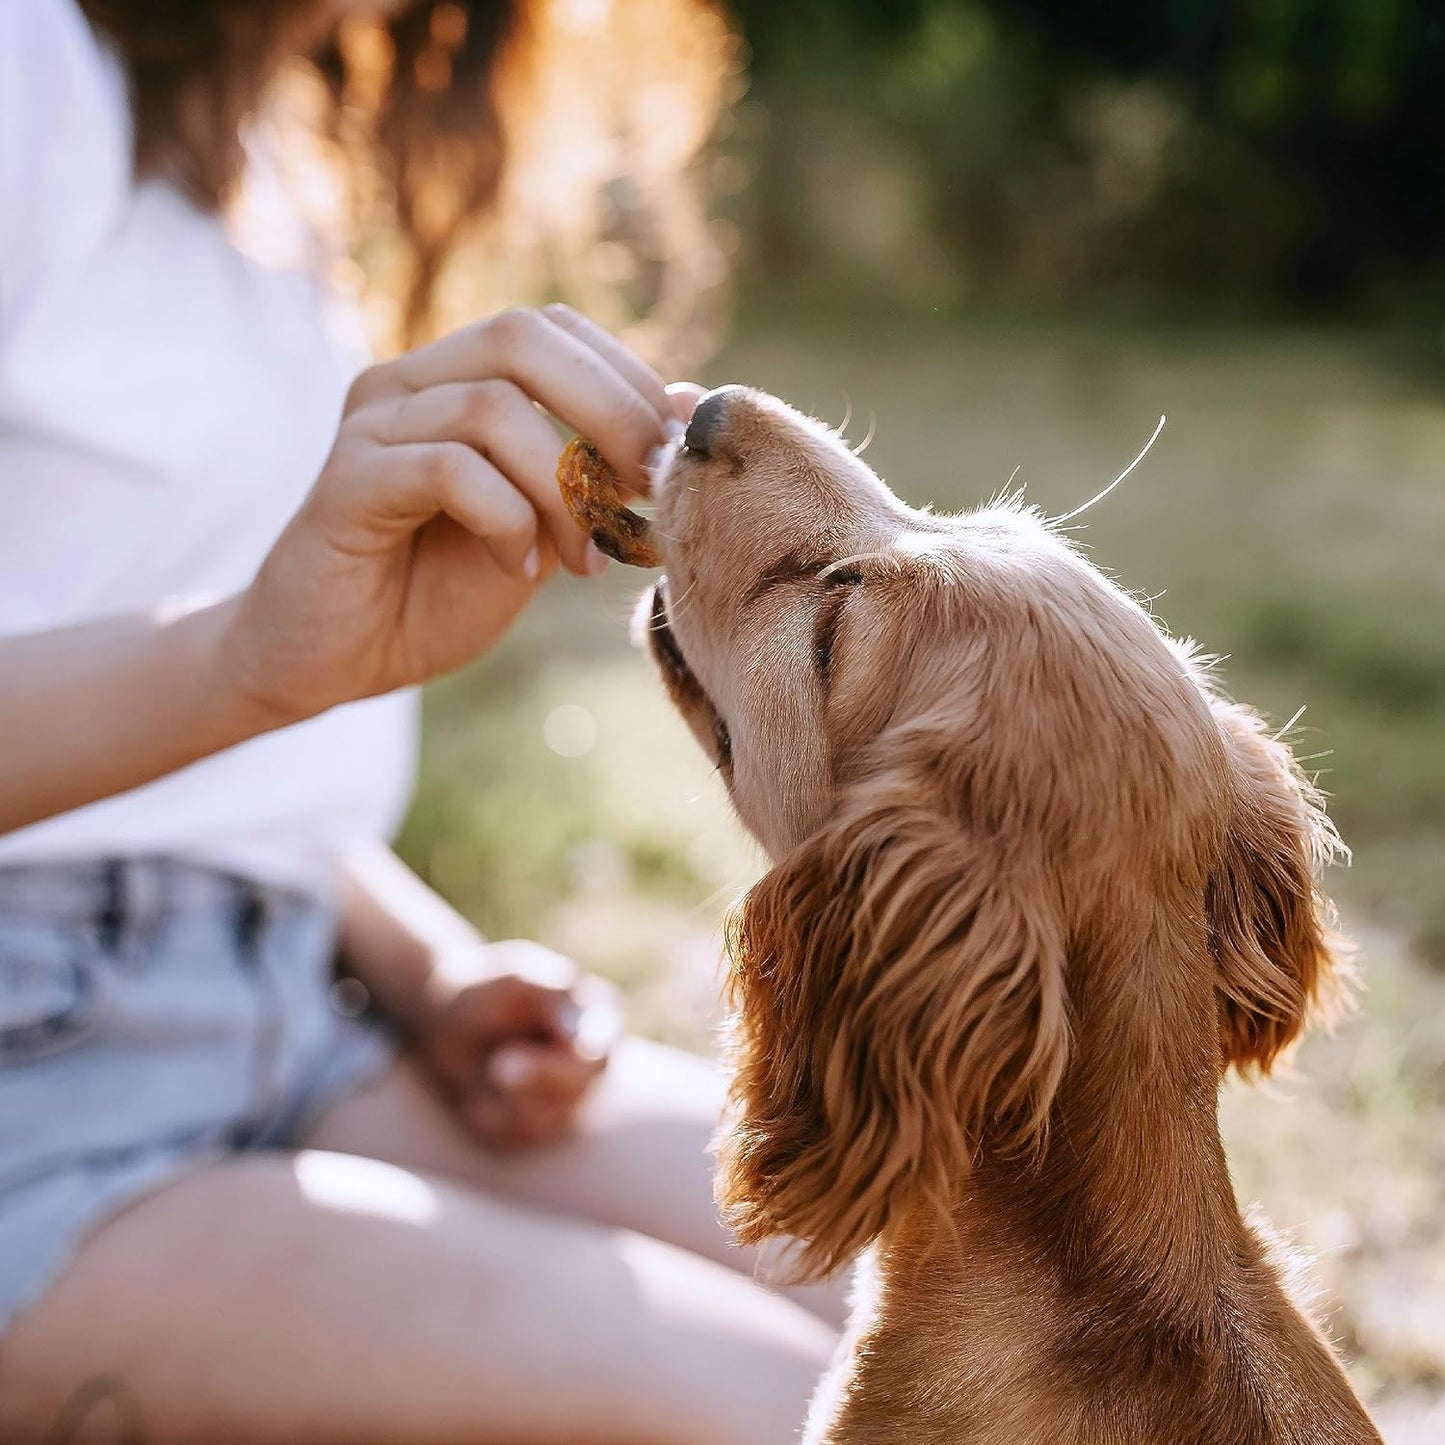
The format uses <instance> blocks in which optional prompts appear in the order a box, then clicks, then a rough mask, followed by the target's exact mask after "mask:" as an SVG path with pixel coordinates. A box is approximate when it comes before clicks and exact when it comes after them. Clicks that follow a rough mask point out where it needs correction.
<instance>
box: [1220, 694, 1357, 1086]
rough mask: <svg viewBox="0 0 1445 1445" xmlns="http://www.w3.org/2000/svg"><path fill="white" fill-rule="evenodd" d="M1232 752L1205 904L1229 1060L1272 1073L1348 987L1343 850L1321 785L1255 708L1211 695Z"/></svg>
mask: <svg viewBox="0 0 1445 1445" xmlns="http://www.w3.org/2000/svg"><path fill="white" fill-rule="evenodd" d="M1211 707H1212V709H1213V712H1214V716H1215V720H1216V721H1217V722H1218V724H1219V726H1220V729H1221V730H1222V732H1223V734H1224V742H1225V749H1226V752H1227V755H1228V759H1229V775H1230V789H1231V798H1230V807H1229V826H1228V832H1227V835H1226V837H1225V840H1224V849H1223V853H1222V855H1221V857H1220V859H1219V862H1218V863H1217V865H1216V866H1215V868H1214V871H1213V873H1212V874H1211V875H1210V878H1209V884H1208V890H1207V894H1206V911H1207V915H1208V921H1209V928H1210V935H1211V939H1212V946H1213V951H1214V961H1215V966H1216V970H1217V978H1216V983H1215V989H1216V996H1217V998H1218V1001H1219V1025H1220V1036H1221V1040H1222V1044H1223V1061H1224V1064H1225V1066H1226V1067H1228V1066H1229V1065H1231V1064H1232V1065H1233V1066H1234V1067H1235V1068H1236V1069H1238V1070H1240V1072H1242V1073H1244V1072H1250V1071H1258V1072H1261V1073H1267V1072H1268V1071H1269V1069H1270V1067H1271V1065H1272V1064H1273V1063H1274V1061H1275V1059H1276V1058H1277V1057H1278V1056H1279V1054H1280V1052H1281V1050H1283V1049H1284V1048H1286V1047H1287V1046H1288V1045H1289V1044H1290V1043H1292V1042H1293V1041H1294V1040H1295V1039H1296V1038H1297V1037H1298V1036H1299V1034H1300V1033H1301V1032H1302V1031H1303V1029H1304V1026H1305V1023H1306V1021H1307V1020H1308V1018H1309V1016H1310V1014H1311V1012H1312V1011H1315V1012H1319V1013H1322V1014H1325V1015H1328V1014H1329V1013H1331V1012H1332V1011H1333V1010H1335V1009H1336V1008H1338V1007H1339V1006H1340V1005H1341V1004H1342V1003H1343V1002H1344V999H1345V990H1346V983H1347V972H1348V970H1347V969H1346V968H1345V967H1344V966H1343V965H1342V963H1341V959H1340V957H1339V956H1338V955H1339V950H1340V948H1341V944H1342V941H1341V940H1340V939H1339V938H1338V937H1337V936H1336V935H1334V934H1333V932H1332V931H1331V928H1330V923H1331V920H1332V918H1333V909H1332V907H1331V905H1330V902H1329V900H1328V899H1327V898H1326V897H1325V895H1324V893H1323V892H1322V891H1321V888H1320V884H1319V877H1320V874H1321V872H1322V871H1323V869H1324V867H1325V865H1326V864H1327V863H1329V862H1331V861H1332V860H1333V859H1334V858H1335V857H1336V856H1338V855H1339V854H1341V853H1343V851H1344V848H1343V845H1342V844H1341V842H1340V839H1339V835H1338V834H1337V833H1336V832H1335V829H1334V825H1333V824H1332V823H1331V822H1330V820H1329V818H1328V817H1327V816H1326V815H1325V811H1324V808H1323V806H1322V805H1321V802H1320V797H1319V794H1318V793H1317V792H1316V791H1315V789H1314V788H1313V787H1311V785H1310V784H1309V782H1308V781H1307V780H1306V779H1305V777H1304V776H1303V774H1302V773H1301V772H1300V770H1299V767H1298V765H1297V764H1296V763H1295V761H1294V758H1293V756H1292V755H1291V753H1290V751H1289V748H1288V747H1287V746H1286V745H1285V744H1284V743H1283V742H1281V741H1280V740H1279V739H1278V738H1275V737H1271V736H1270V735H1269V734H1268V733H1267V731H1266V729H1265V725H1264V723H1263V721H1262V720H1261V719H1260V718H1259V716H1258V715H1257V714H1255V713H1254V712H1252V711H1251V710H1250V709H1249V708H1246V707H1241V706H1239V705H1238V704H1236V703H1230V702H1224V701H1222V700H1220V699H1218V698H1215V699H1212V700H1211Z"/></svg>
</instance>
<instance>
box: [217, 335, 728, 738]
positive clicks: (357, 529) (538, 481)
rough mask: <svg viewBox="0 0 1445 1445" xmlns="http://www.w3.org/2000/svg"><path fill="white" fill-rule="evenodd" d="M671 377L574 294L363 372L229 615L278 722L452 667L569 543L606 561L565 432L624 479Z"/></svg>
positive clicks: (649, 446) (584, 569)
mask: <svg viewBox="0 0 1445 1445" xmlns="http://www.w3.org/2000/svg"><path fill="white" fill-rule="evenodd" d="M698 390H699V389H698V388H691V387H685V388H680V389H678V391H680V393H681V394H674V395H669V393H668V391H667V390H666V389H665V388H664V386H663V383H662V381H661V379H660V378H659V377H658V376H657V375H656V373H655V372H653V371H652V370H651V368H649V367H647V366H646V365H644V364H643V363H642V362H641V361H639V360H638V359H637V358H636V357H635V356H633V355H632V354H631V352H629V351H628V350H627V349H626V348H625V347H624V346H622V344H621V343H620V342H618V341H617V340H616V339H614V338H613V337H611V336H609V335H608V334H607V333H606V332H604V331H602V330H601V329H600V328H599V327H597V326H595V325H593V324H592V323H591V322H589V321H588V320H586V319H585V318H584V317H582V316H580V315H578V314H577V313H576V312H574V311H572V310H571V309H570V308H569V307H566V306H549V307H546V308H545V309H544V310H541V311H531V310H524V309H516V310H510V311H503V312H501V313H499V314H498V315H496V316H493V317H490V318H489V319H487V320H485V321H481V322H478V323H477V324H476V325H473V326H469V327H467V328H465V329H464V330H461V331H457V332H454V333H452V334H451V335H450V336H447V337H444V338H443V339H441V340H440V341H436V342H433V343H432V344H431V345H429V346H425V347H422V348H420V349H419V350H417V351H413V352H409V353H407V354H406V355H404V356H400V357H398V358H396V359H395V360H394V361H389V362H385V363H383V364H381V365H379V366H375V367H373V368H371V369H370V370H369V371H367V372H365V373H363V374H362V376H361V377H360V378H359V379H358V380H357V382H356V384H355V385H354V386H353V387H352V389H351V393H350V395H349V396H348V398H347V402H346V407H345V411H344V414H343V418H342V422H341V428H340V431H339V432H338V435H337V438H336V444H335V446H334V447H333V448H332V452H331V455H330V457H329V459H328V460H327V463H326V466H325V468H324V469H323V471H322V473H321V476H320V478H319V479H318V480H317V482H316V485H315V487H314V488H313V489H312V492H311V494H310V496H309V497H308V498H307V500H306V501H305V503H304V504H303V505H302V507H301V510H300V511H299V512H298V513H297V514H296V516H295V517H294V518H293V520H292V521H291V523H290V525H289V526H288V527H287V528H286V530H285V531H284V532H283V533H282V535H281V537H280V538H279V540H278V541H277V542H276V545H275V547H274V548H273V549H272V551H271V554H270V556H269V557H268V558H267V559H266V561H265V563H264V564H263V565H262V567H261V570H260V572H259V573H258V575H257V576H256V579H255V581H254V582H253V583H252V585H251V586H250V588H249V589H248V590H247V591H246V592H245V593H244V594H242V596H241V598H240V599H239V602H238V605H237V606H236V609H235V611H234V615H233V619H232V622H231V625H230V627H229V630H228V639H227V641H228V662H229V664H230V665H231V666H232V667H233V668H234V669H235V676H236V679H237V681H238V683H239V684H240V686H241V687H242V688H243V690H244V691H245V692H246V694H247V695H248V696H250V697H251V698H253V699H254V700H255V701H256V702H258V703H259V704H260V705H261V706H262V707H263V708H264V709H266V710H268V711H270V712H271V713H272V714H274V715H275V716H276V717H277V719H278V720H291V719H296V718H302V717H308V716H311V715H312V714H314V713H317V712H321V711H323V710H324V709H325V708H328V707H331V706H333V705H334V704H336V703H340V702H345V701H348V700H350V699H352V698H357V697H366V696H371V695H373V694H376V693H381V692H388V691H390V690H392V689H393V688H397V687H402V686H405V685H406V684H409V683H414V682H418V681H421V680H423V679H425V678H429V677H432V676H435V675H436V674H438V673H442V672H446V671H449V670H451V669H452V668H455V667H458V666H460V665H461V664H462V663H464V662H467V661H469V660H470V659H471V658H473V657H475V656H476V655H477V654H478V653H480V652H481V651H483V650H484V649H485V648H486V647H487V646H488V645H489V644H491V643H492V642H494V641H495V640H496V639H497V637H499V636H500V635H501V633H502V632H503V631H504V630H505V629H506V628H507V626H508V625H509V624H510V623H511V622H512V620H513V619H514V618H515V617H516V615H517V614H518V613H519V612H520V611H521V609H522V608H523V607H524V606H525V605H526V603H527V602H528V601H529V600H530V598H531V597H532V594H533V593H534V592H535V591H536V589H537V587H538V585H539V584H540V583H541V582H542V581H543V580H544V579H545V578H546V577H547V576H548V575H550V573H551V572H552V571H553V570H555V568H556V566H557V565H558V562H559V560H560V561H561V563H562V564H563V565H565V566H566V567H567V568H568V569H569V570H571V571H573V572H575V573H578V574H579V575H580V574H585V573H589V572H595V571H600V570H602V569H603V568H604V567H605V565H606V564H605V561H604V560H603V559H602V558H601V557H600V555H599V554H598V553H597V552H596V551H595V549H593V548H591V544H590V542H589V540H588V539H587V537H586V536H584V535H583V534H582V532H581V531H580V530H579V529H578V528H577V527H576V526H575V525H574V524H573V523H572V521H571V519H570V518H569V517H568V515H567V513H566V509H565V507H564V505H563V503H562V499H561V495H560V493H559V491H558V489H557V485H556V480H555V474H556V466H557V456H558V453H559V451H560V448H561V442H560V440H559V438H558V436H557V434H556V432H555V430H554V428H553V427H552V425H551V423H550V422H549V421H548V420H547V418H546V417H545V416H544V415H543V414H542V411H541V410H539V407H540V408H545V410H546V411H547V412H550V413H551V414H552V415H553V416H555V417H557V418H558V419H559V420H561V421H562V422H564V423H565V424H566V425H568V426H570V427H572V428H574V429H575V430H576V431H579V432H581V433H583V434H584V435H586V436H589V437H590V438H591V439H592V440H593V441H595V442H596V443H597V445H598V447H599V448H600V449H601V450H602V452H603V454H604V455H605V456H606V457H607V459H608V461H610V462H611V463H612V465H613V466H614V467H616V468H617V470H618V472H619V473H620V474H621V476H622V477H623V479H624V480H625V481H626V482H627V483H628V484H629V485H631V486H632V487H634V488H635V489H636V490H638V491H640V492H645V491H646V490H647V489H648V486H649V478H648V474H647V459H648V457H649V456H650V455H651V453H652V452H653V451H654V450H655V449H656V448H657V447H658V446H659V445H660V444H661V443H662V442H663V441H665V440H666V439H667V438H668V436H669V435H671V434H675V431H676V428H677V426H678V423H679V421H680V419H682V418H683V417H685V416H686V414H687V412H688V411H689V410H690V409H691V404H692V402H693V401H695V399H696V394H697V391H698Z"/></svg>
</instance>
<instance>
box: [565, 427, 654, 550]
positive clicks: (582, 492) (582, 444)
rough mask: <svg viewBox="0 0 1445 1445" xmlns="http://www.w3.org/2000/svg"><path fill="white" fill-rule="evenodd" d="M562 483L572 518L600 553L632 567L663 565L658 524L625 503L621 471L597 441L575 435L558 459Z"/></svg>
mask: <svg viewBox="0 0 1445 1445" xmlns="http://www.w3.org/2000/svg"><path fill="white" fill-rule="evenodd" d="M557 485H558V486H559V487H560V488H561V490H562V500H563V501H564V502H566V504H567V510H568V511H569V512H570V513H571V514H572V520H573V521H574V522H576V523H577V525H578V526H579V527H581V528H582V529H583V531H585V532H586V533H587V535H588V536H589V537H591V538H592V540H593V542H595V543H596V544H597V550H598V551H599V552H604V553H606V555H607V556H609V557H612V558H614V559H615V560H616V561H618V562H625V563H627V565H628V566H629V567H660V566H662V558H661V557H660V556H659V555H658V552H657V548H656V547H654V546H653V544H652V524H651V523H650V522H649V521H648V520H647V519H646V518H645V517H639V516H638V515H637V513H636V512H634V511H631V510H630V509H628V508H627V507H625V506H623V504H622V497H621V495H620V493H619V487H620V485H621V483H620V482H619V480H618V476H617V473H616V472H615V471H613V469H612V468H611V466H609V465H608V463H607V461H606V460H605V458H604V457H603V455H602V453H601V452H599V451H598V450H597V448H596V447H595V446H593V445H592V443H591V442H589V441H587V440H586V439H585V438H583V437H573V438H572V440H571V441H570V442H568V443H567V445H566V446H565V447H563V448H562V455H561V457H560V458H558V461H557Z"/></svg>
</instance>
